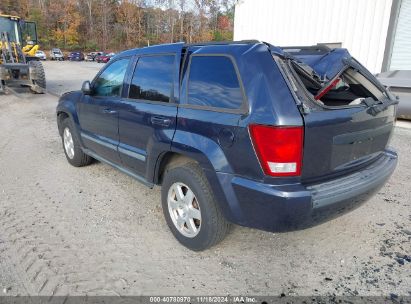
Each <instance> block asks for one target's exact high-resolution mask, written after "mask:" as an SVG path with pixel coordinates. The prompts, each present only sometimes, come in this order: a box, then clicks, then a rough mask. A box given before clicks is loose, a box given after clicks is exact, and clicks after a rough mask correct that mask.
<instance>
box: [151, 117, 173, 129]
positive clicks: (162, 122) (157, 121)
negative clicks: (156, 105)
mask: <svg viewBox="0 0 411 304" xmlns="http://www.w3.org/2000/svg"><path fill="white" fill-rule="evenodd" d="M151 123H152V124H153V125H159V126H163V127H168V126H169V125H170V123H171V119H169V118H166V117H162V116H153V117H151Z"/></svg>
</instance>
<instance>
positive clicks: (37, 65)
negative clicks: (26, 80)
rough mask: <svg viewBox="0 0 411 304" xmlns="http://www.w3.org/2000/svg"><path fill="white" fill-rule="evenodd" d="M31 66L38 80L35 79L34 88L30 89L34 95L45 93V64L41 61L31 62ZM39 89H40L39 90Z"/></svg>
mask: <svg viewBox="0 0 411 304" xmlns="http://www.w3.org/2000/svg"><path fill="white" fill-rule="evenodd" d="M29 65H31V66H32V67H34V69H35V70H36V75H37V79H33V80H32V81H33V84H34V86H31V87H30V89H31V91H32V92H33V93H39V94H41V93H44V92H45V91H46V74H45V73H44V68H43V64H42V63H41V62H40V61H29ZM38 87H39V88H38Z"/></svg>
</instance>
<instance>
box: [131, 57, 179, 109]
mask: <svg viewBox="0 0 411 304" xmlns="http://www.w3.org/2000/svg"><path fill="white" fill-rule="evenodd" d="M174 57H175V56H174V55H161V56H147V57H140V58H139V60H138V62H137V66H136V69H135V71H134V75H133V78H132V80H131V85H130V91H129V98H132V99H140V100H149V101H160V102H169V101H170V96H171V91H172V87H173V75H174Z"/></svg>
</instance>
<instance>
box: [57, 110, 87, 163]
mask: <svg viewBox="0 0 411 304" xmlns="http://www.w3.org/2000/svg"><path fill="white" fill-rule="evenodd" d="M61 130H62V134H61V141H62V144H63V150H64V154H65V155H66V158H67V161H68V162H69V163H70V165H72V166H74V167H83V166H87V165H89V164H90V163H91V162H92V160H93V159H92V158H91V157H90V156H88V155H87V154H85V153H84V152H83V150H82V149H81V146H80V141H79V140H78V137H77V134H76V131H75V129H74V127H73V122H72V121H71V120H70V119H69V118H65V119H64V120H63V121H62V123H61ZM67 132H69V134H70V136H71V145H69V138H67V137H66V136H68V134H67Z"/></svg>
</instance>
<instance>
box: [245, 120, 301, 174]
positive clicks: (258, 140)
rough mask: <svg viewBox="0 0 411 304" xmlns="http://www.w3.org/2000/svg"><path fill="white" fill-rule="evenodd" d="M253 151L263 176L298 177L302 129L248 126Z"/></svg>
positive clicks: (299, 172)
mask: <svg viewBox="0 0 411 304" xmlns="http://www.w3.org/2000/svg"><path fill="white" fill-rule="evenodd" d="M249 130H250V135H251V139H252V141H253V144H254V149H255V151H256V153H257V156H258V159H259V160H260V164H261V167H262V168H263V170H264V172H265V174H267V175H271V176H299V175H300V174H301V163H302V154H303V138H304V130H303V127H272V126H263V125H250V126H249Z"/></svg>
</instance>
